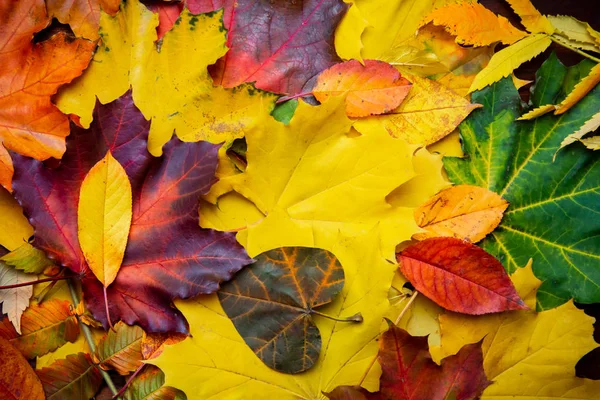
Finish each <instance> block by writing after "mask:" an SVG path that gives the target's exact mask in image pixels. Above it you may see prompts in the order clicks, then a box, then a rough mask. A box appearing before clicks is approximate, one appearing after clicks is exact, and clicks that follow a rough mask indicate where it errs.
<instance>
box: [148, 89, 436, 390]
mask: <svg viewBox="0 0 600 400" xmlns="http://www.w3.org/2000/svg"><path fill="white" fill-rule="evenodd" d="M351 125H352V122H351V121H350V120H348V118H347V117H346V114H345V104H344V102H343V99H340V98H332V99H330V100H328V101H327V102H326V103H324V104H322V105H321V106H318V107H311V106H309V105H307V104H303V103H300V105H299V106H298V109H297V110H296V113H295V115H294V117H293V118H292V120H291V122H290V124H289V125H288V126H285V125H283V124H281V123H279V122H276V121H270V122H267V123H266V126H264V127H262V128H261V129H252V130H250V131H248V132H246V140H247V143H248V151H247V158H248V166H247V168H246V170H245V172H243V173H240V174H235V175H233V176H231V179H230V183H231V186H232V187H233V188H234V189H235V190H236V192H238V193H240V194H243V195H244V196H245V197H246V198H247V199H249V200H245V199H244V198H242V197H240V196H239V195H235V196H234V195H233V193H230V194H225V195H223V196H221V197H220V198H219V199H218V201H217V206H215V205H210V204H208V203H206V204H205V206H203V207H201V209H200V214H201V221H203V223H204V224H206V223H207V222H208V223H213V226H215V225H216V226H218V227H220V228H227V227H228V225H229V227H232V226H233V227H235V226H236V224H239V220H238V221H236V219H235V218H229V217H228V216H227V214H238V215H246V216H248V215H250V216H252V215H253V217H249V219H251V218H255V217H256V218H258V220H257V221H254V223H250V224H249V226H248V228H247V229H244V230H242V231H240V232H239V233H238V240H239V241H240V243H242V245H244V246H245V247H246V249H247V250H248V252H249V254H250V255H251V256H256V255H257V254H259V253H261V252H264V251H267V250H270V249H273V248H277V247H282V246H308V247H317V248H323V249H326V250H329V251H331V252H332V253H333V254H335V255H336V256H337V257H338V259H339V260H340V262H341V263H342V265H343V267H344V273H345V284H344V289H343V291H342V293H341V294H340V295H339V296H338V297H337V298H336V299H335V300H334V302H333V303H332V304H331V305H328V306H327V308H324V309H323V312H325V313H327V314H329V315H333V316H349V315H353V314H355V313H357V312H361V313H362V316H363V319H364V322H362V323H360V324H352V325H348V324H344V323H341V322H335V321H331V320H328V319H324V318H321V317H318V316H317V317H316V318H315V321H316V323H317V325H318V327H319V329H320V332H321V335H322V343H323V344H322V350H321V354H320V359H319V361H318V362H317V364H316V365H315V366H314V367H313V368H311V369H310V370H309V371H307V372H306V373H303V374H300V375H285V374H281V373H278V372H275V371H273V370H271V369H269V368H267V367H266V366H265V365H264V364H262V362H261V361H260V360H259V359H258V358H257V357H256V356H255V354H254V353H253V352H252V350H251V349H250V348H249V347H248V346H247V345H246V344H245V343H244V341H243V339H242V338H241V337H240V336H239V334H238V333H237V331H236V330H235V328H234V326H233V324H232V323H231V321H230V320H229V319H228V318H227V316H226V315H225V314H224V312H223V310H222V309H221V306H220V304H219V302H218V300H217V299H216V297H215V296H211V297H204V298H202V299H199V300H197V301H192V302H189V301H188V302H181V303H178V304H179V306H180V307H181V308H180V309H181V310H182V311H183V313H184V314H185V315H186V318H187V319H188V321H189V323H190V329H191V333H192V337H193V338H192V339H188V340H186V341H184V342H182V343H180V344H178V345H176V346H173V347H171V348H167V349H166V350H165V352H164V353H163V355H162V356H161V357H159V359H158V361H157V365H158V366H159V367H160V368H161V369H162V370H163V371H165V373H166V375H167V380H166V384H167V385H171V386H174V387H177V388H180V389H182V390H184V391H185V392H186V393H187V394H188V396H189V397H191V398H206V397H210V396H213V395H216V394H218V393H219V394H221V395H223V394H224V393H227V396H230V397H231V398H241V397H252V396H255V397H256V396H260V397H266V396H278V397H280V398H283V399H288V398H289V399H297V398H302V399H315V398H324V396H323V394H322V392H323V391H330V390H333V389H334V388H335V387H337V386H339V385H346V384H359V383H361V382H362V384H363V386H365V387H367V388H370V389H372V390H375V389H377V385H378V375H377V369H376V368H373V369H372V372H371V373H368V374H366V375H365V372H366V371H369V368H368V367H369V366H370V365H371V363H372V360H373V359H374V357H375V356H376V354H377V343H376V338H377V337H378V336H379V334H380V332H382V331H383V330H384V329H385V324H384V323H383V320H382V318H383V317H385V316H388V315H389V314H390V313H391V312H393V310H392V309H391V308H390V304H389V301H388V291H389V288H390V283H391V281H392V277H393V275H394V272H395V271H396V269H397V266H396V263H395V261H394V254H395V247H396V244H397V243H400V242H401V241H403V240H406V239H409V238H410V235H411V234H412V233H414V232H415V231H416V229H417V228H416V224H415V223H414V221H412V220H411V218H412V215H411V213H412V206H410V205H408V204H407V203H411V202H416V201H422V199H423V197H425V196H428V195H427V193H429V195H431V194H432V192H435V190H437V189H439V188H440V186H442V187H443V186H445V185H447V182H446V181H445V180H443V178H442V176H441V160H440V157H438V156H433V155H430V154H429V153H427V152H426V151H425V150H420V151H418V152H417V154H418V156H415V157H414V158H413V153H414V152H415V150H417V147H416V146H413V145H408V144H407V143H405V142H404V141H402V140H398V139H394V138H392V137H391V136H390V135H389V134H388V133H387V132H386V131H385V130H383V129H382V130H376V129H372V130H369V131H368V132H366V133H365V134H363V135H361V134H359V133H358V132H356V131H354V130H353V129H351ZM415 160H418V161H415ZM274 165H277V171H275V172H274V171H273V166H274ZM417 178H419V179H420V180H419V182H420V183H421V185H420V186H418V187H417V186H414V187H415V188H416V190H413V191H411V192H415V193H413V194H412V196H413V197H411V198H410V199H408V200H407V202H406V203H402V200H401V197H402V194H401V193H400V192H401V190H400V191H399V192H398V193H393V192H394V189H397V188H398V189H401V188H402V186H403V184H409V185H410V184H411V182H412V181H413V179H417ZM388 195H390V196H391V198H392V200H391V201H390V202H388V201H386V197H388ZM250 200H251V202H252V203H253V204H255V205H256V206H255V207H256V209H257V210H260V211H259V212H257V214H252V212H250V213H247V212H246V211H245V210H248V209H249V208H245V207H247V206H248V205H249V204H250ZM390 203H393V204H390ZM255 211H256V210H255ZM209 212H212V214H209V215H210V217H208V219H207V218H206V215H207V213H209ZM242 218H244V217H242ZM183 354H185V355H186V356H185V357H183V356H182V355H183ZM190 354H193V355H194V356H193V357H192V358H190ZM231 354H234V356H231ZM191 359H193V360H194V361H193V362H192V364H191V365H190V360H191ZM184 365H186V366H185V368H186V370H187V371H188V374H187V376H186V377H185V378H184V377H183V376H182V375H181V374H179V373H178V371H179V370H180V369H181V368H183V367H184Z"/></svg>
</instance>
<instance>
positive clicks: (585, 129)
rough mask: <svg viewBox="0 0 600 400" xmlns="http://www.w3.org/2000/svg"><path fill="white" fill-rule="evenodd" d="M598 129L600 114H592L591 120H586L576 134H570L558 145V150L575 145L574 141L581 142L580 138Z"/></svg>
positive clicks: (599, 126)
mask: <svg viewBox="0 0 600 400" xmlns="http://www.w3.org/2000/svg"><path fill="white" fill-rule="evenodd" d="M598 128H600V112H598V113H597V114H594V115H593V116H592V118H590V119H589V120H587V121H586V122H585V123H584V124H583V125H582V126H581V128H579V129H578V130H577V132H574V133H571V134H570V135H569V136H567V137H566V138H564V140H563V141H562V143H561V144H560V148H559V149H558V150H560V149H562V148H563V147H565V146H568V145H570V144H571V143H575V142H576V141H578V140H581V138H582V137H584V136H585V135H586V134H588V133H590V132H593V131H595V130H596V129H598ZM558 150H557V152H558ZM555 156H556V155H555Z"/></svg>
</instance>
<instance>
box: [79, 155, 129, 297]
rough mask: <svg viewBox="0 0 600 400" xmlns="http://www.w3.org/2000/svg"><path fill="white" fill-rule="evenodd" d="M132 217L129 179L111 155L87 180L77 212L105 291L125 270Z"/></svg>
mask: <svg viewBox="0 0 600 400" xmlns="http://www.w3.org/2000/svg"><path fill="white" fill-rule="evenodd" d="M131 213H132V198H131V184H130V183H129V178H128V177H127V173H126V172H125V169H123V167H122V166H121V164H119V162H118V161H117V160H116V159H115V158H114V157H113V156H112V154H111V153H110V151H109V152H108V153H107V154H106V156H105V157H104V158H103V159H102V160H100V161H98V163H97V164H96V165H94V166H93V167H92V169H91V170H90V172H88V174H87V176H86V177H85V179H84V180H83V183H82V184H81V193H80V196H79V207H78V210H77V222H78V235H79V243H80V245H81V250H82V251H83V254H84V256H85V259H86V261H87V263H88V265H89V267H90V269H91V270H92V272H93V273H94V275H96V278H98V280H99V281H100V282H102V284H103V285H104V286H105V287H106V286H108V285H110V284H111V283H112V282H113V281H114V280H115V278H116V277H117V273H118V272H119V269H120V268H121V262H122V261H123V255H124V253H125V247H126V246H127V237H128V235H129V227H130V225H131Z"/></svg>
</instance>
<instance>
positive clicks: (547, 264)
mask: <svg viewBox="0 0 600 400" xmlns="http://www.w3.org/2000/svg"><path fill="white" fill-rule="evenodd" d="M590 64H591V63H588V62H582V63H580V64H579V65H576V66H573V67H570V68H566V67H565V66H564V65H562V64H561V63H560V61H558V59H557V58H556V56H555V55H551V56H550V58H549V59H548V60H547V61H546V62H545V63H544V64H543V65H542V67H541V68H540V70H539V71H538V73H537V80H536V84H535V86H534V88H533V92H532V96H531V102H532V108H535V107H539V106H541V105H544V104H557V103H558V102H560V100H561V99H562V98H564V97H565V96H566V94H567V93H569V92H571V90H572V89H573V86H574V85H575V84H576V82H578V78H579V77H581V76H585V75H587V73H588V72H589V70H590V68H591V65H590ZM473 101H474V102H477V103H481V104H483V105H484V107H483V108H482V109H480V110H476V111H475V112H474V113H473V114H472V115H471V117H470V118H469V119H468V120H466V121H465V122H464V123H463V124H461V126H460V130H461V135H462V137H463V140H464V147H465V152H466V154H467V156H468V157H467V158H464V159H459V158H448V157H447V158H445V159H444V165H445V167H446V170H447V171H448V176H449V177H450V179H451V180H452V181H453V182H454V183H456V184H459V183H460V184H472V185H478V186H482V187H486V188H488V189H489V190H492V191H495V192H496V193H498V194H500V195H501V196H502V197H503V198H504V199H506V200H507V201H508V202H509V203H510V206H509V208H508V210H507V211H506V212H505V213H504V219H503V220H502V223H501V224H500V225H499V227H498V228H497V229H496V230H495V231H494V232H493V233H492V234H491V235H489V236H488V237H487V238H486V239H485V240H484V241H483V242H482V246H483V248H484V249H485V250H487V251H488V252H489V253H491V254H492V255H494V256H496V257H497V258H498V259H499V260H500V261H502V263H503V264H504V266H505V267H506V268H507V269H508V270H509V271H514V270H515V269H516V268H518V267H519V266H521V265H525V264H526V263H527V261H528V260H529V258H530V257H532V258H533V259H534V263H533V269H534V273H535V275H536V276H537V277H538V278H540V279H541V280H542V281H543V284H542V286H541V287H540V290H539V291H538V309H540V310H545V309H549V308H553V307H557V306H559V305H560V304H563V303H565V302H566V301H567V300H569V299H570V298H574V299H575V301H578V302H581V303H596V302H599V301H600V269H598V268H597V266H598V263H599V262H600V236H599V234H598V232H600V159H599V158H598V157H597V156H596V155H594V154H592V153H591V152H589V151H587V150H586V149H585V147H584V146H583V145H581V144H580V143H576V144H573V145H571V146H569V147H567V148H565V149H562V150H561V151H560V152H559V153H558V155H557V157H556V160H555V161H554V162H553V157H554V154H555V153H556V151H557V150H558V149H559V147H560V145H561V142H562V141H563V139H564V138H565V137H567V136H568V135H570V134H571V133H573V132H576V131H577V130H578V129H579V128H580V127H581V126H582V125H583V124H584V123H585V122H586V121H588V120H589V119H590V118H591V117H592V116H593V115H594V114H595V113H597V111H598V102H599V101H600V87H596V88H594V89H593V90H592V91H591V92H590V93H588V95H587V96H586V97H585V98H583V99H582V100H581V101H580V102H579V103H577V104H576V105H575V106H573V108H572V109H570V110H569V111H568V112H566V113H564V114H561V115H552V114H546V115H544V116H541V117H539V118H537V119H535V120H533V121H516V119H517V117H518V115H519V106H520V101H521V100H520V98H519V95H518V93H517V90H516V89H515V88H514V85H513V83H512V82H511V80H510V79H509V78H507V79H503V80H501V81H500V82H498V83H496V84H494V85H492V86H491V87H489V88H486V89H484V90H482V91H479V92H476V93H474V94H473ZM581 221H585V223H581Z"/></svg>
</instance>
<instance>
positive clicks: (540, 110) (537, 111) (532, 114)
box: [517, 104, 556, 121]
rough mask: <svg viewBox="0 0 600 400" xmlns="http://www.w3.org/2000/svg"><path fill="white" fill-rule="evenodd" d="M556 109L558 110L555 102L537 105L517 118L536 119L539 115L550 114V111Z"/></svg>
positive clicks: (521, 119)
mask: <svg viewBox="0 0 600 400" xmlns="http://www.w3.org/2000/svg"><path fill="white" fill-rule="evenodd" d="M554 110H556V106H555V105H554V104H545V105H543V106H540V107H536V108H534V109H533V110H531V111H529V112H526V113H525V114H523V115H521V116H520V117H519V118H517V120H518V121H523V120H529V119H535V118H537V117H541V116H542V115H544V114H548V113H549V112H552V111H554Z"/></svg>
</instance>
